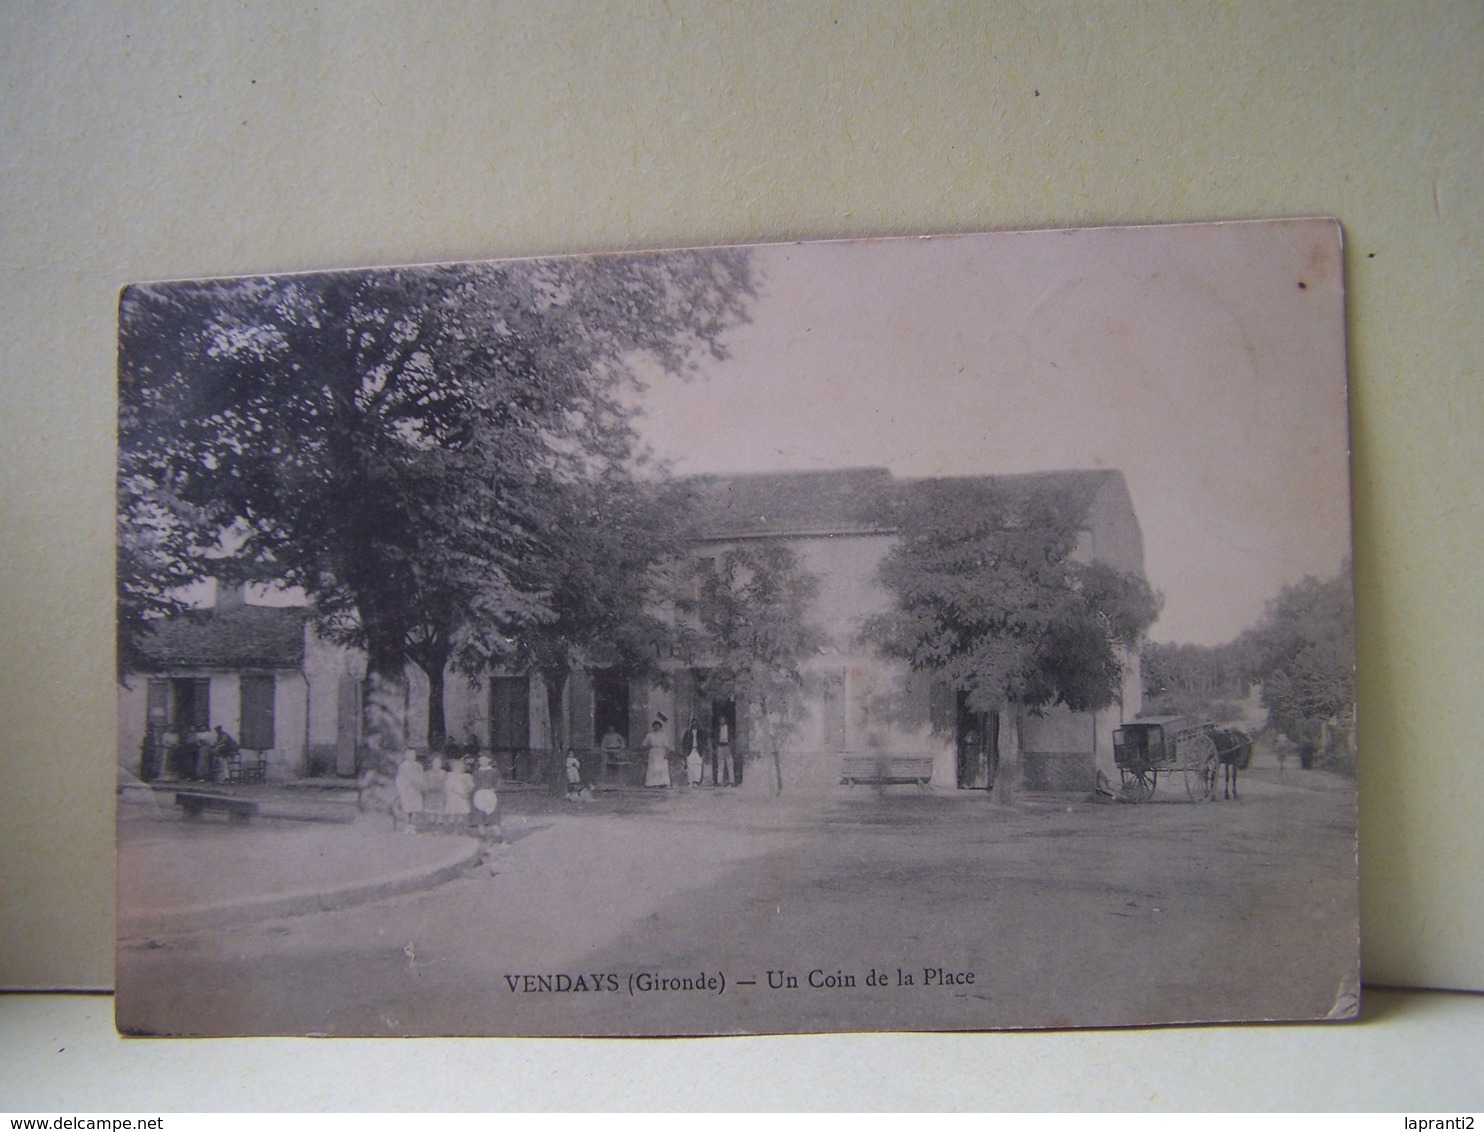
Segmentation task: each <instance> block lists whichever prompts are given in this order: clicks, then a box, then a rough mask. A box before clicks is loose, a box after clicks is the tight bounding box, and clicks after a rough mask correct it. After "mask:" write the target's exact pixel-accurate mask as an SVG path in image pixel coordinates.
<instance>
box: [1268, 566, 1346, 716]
mask: <svg viewBox="0 0 1484 1132" xmlns="http://www.w3.org/2000/svg"><path fill="white" fill-rule="evenodd" d="M1241 643H1242V644H1243V646H1244V647H1245V648H1247V649H1248V650H1250V652H1251V653H1252V654H1253V656H1254V657H1255V659H1254V661H1253V676H1255V677H1256V678H1257V679H1259V680H1261V681H1263V700H1264V702H1265V703H1266V704H1267V707H1268V711H1269V713H1270V714H1271V716H1272V719H1273V721H1274V723H1275V724H1277V725H1278V727H1279V728H1280V729H1282V730H1283V731H1284V732H1285V733H1287V734H1288V735H1289V737H1290V738H1294V739H1297V738H1298V737H1299V734H1300V732H1301V731H1303V730H1304V727H1303V725H1304V724H1305V722H1306V721H1314V720H1323V719H1335V718H1341V717H1343V716H1345V715H1346V714H1347V713H1348V712H1349V711H1350V709H1351V708H1352V707H1353V705H1354V703H1355V598H1354V591H1353V589H1352V586H1351V582H1350V566H1349V563H1348V562H1347V563H1346V564H1345V565H1344V567H1343V568H1342V569H1341V571H1340V573H1339V574H1337V575H1335V576H1334V577H1332V578H1316V577H1312V576H1311V577H1307V578H1304V579H1303V580H1302V581H1300V582H1297V583H1295V584H1293V585H1290V586H1284V587H1283V589H1282V590H1281V591H1280V592H1279V594H1278V596H1277V597H1276V598H1274V599H1273V600H1272V601H1271V602H1269V603H1268V607H1267V610H1266V611H1265V612H1264V614H1263V617H1262V620H1261V621H1259V622H1258V623H1257V625H1255V626H1254V627H1253V628H1251V629H1249V630H1248V631H1247V632H1246V633H1244V634H1243V635H1242V638H1241Z"/></svg>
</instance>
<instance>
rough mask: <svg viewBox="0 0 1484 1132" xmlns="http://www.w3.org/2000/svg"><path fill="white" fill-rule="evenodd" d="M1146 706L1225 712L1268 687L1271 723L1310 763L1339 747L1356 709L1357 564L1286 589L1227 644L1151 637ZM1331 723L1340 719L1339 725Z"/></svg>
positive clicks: (1146, 650) (1339, 757)
mask: <svg viewBox="0 0 1484 1132" xmlns="http://www.w3.org/2000/svg"><path fill="white" fill-rule="evenodd" d="M1140 657H1141V661H1142V668H1143V678H1144V696H1145V704H1146V710H1148V709H1149V708H1151V707H1152V708H1156V709H1159V708H1166V709H1172V710H1180V711H1191V710H1197V711H1204V712H1206V713H1208V714H1213V713H1219V712H1220V704H1221V702H1222V701H1228V700H1234V699H1240V698H1244V697H1245V696H1246V695H1247V690H1248V687H1249V686H1250V685H1251V684H1254V683H1260V684H1261V685H1262V702H1263V704H1264V706H1265V707H1266V708H1267V709H1268V719H1269V725H1270V726H1271V727H1272V728H1274V729H1275V730H1276V731H1277V732H1278V733H1279V734H1280V735H1282V736H1284V737H1286V738H1287V739H1288V740H1290V741H1291V742H1293V743H1295V744H1297V745H1298V747H1299V749H1300V752H1301V755H1302V757H1303V758H1304V760H1305V762H1306V763H1307V762H1309V761H1312V760H1313V759H1314V758H1316V757H1325V756H1333V757H1334V759H1335V761H1338V762H1343V761H1344V753H1343V752H1340V751H1337V750H1331V749H1330V748H1331V747H1332V746H1333V745H1334V743H1335V742H1336V740H1335V738H1334V736H1335V735H1336V734H1340V735H1343V734H1344V733H1345V732H1346V730H1347V728H1348V726H1349V723H1350V720H1351V717H1352V714H1353V712H1354V707H1355V601H1354V591H1353V588H1352V583H1351V576H1350V565H1349V563H1348V562H1346V563H1345V564H1344V565H1343V566H1342V567H1341V570H1340V572H1339V573H1338V574H1336V575H1335V576H1333V577H1330V578H1316V577H1312V576H1311V577H1306V578H1304V579H1303V580H1302V581H1299V582H1295V583H1293V584H1292V585H1288V586H1284V587H1283V589H1282V590H1281V591H1280V592H1279V593H1278V595H1277V596H1276V597H1275V598H1273V600H1271V601H1270V602H1268V605H1267V608H1266V610H1265V611H1264V612H1263V615H1262V617H1261V619H1260V620H1259V621H1258V622H1257V623H1256V624H1255V625H1253V626H1252V627H1250V628H1249V629H1247V630H1246V631H1244V632H1243V633H1242V634H1241V635H1240V636H1239V637H1237V638H1236V639H1235V640H1233V641H1230V642H1228V643H1226V644H1222V645H1189V644H1182V645H1172V644H1162V643H1158V642H1153V641H1150V642H1146V643H1145V645H1144V647H1143V649H1142V651H1141V654H1140ZM1331 724H1338V725H1339V726H1338V727H1337V728H1332V727H1331V726H1330V725H1331Z"/></svg>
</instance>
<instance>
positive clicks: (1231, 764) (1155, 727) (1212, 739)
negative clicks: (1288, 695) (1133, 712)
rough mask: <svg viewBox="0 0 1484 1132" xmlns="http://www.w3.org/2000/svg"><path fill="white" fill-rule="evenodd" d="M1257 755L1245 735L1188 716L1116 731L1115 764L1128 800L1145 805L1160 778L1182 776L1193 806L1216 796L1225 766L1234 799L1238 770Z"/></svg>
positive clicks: (1127, 725) (1138, 721) (1149, 721)
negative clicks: (1193, 803)
mask: <svg viewBox="0 0 1484 1132" xmlns="http://www.w3.org/2000/svg"><path fill="white" fill-rule="evenodd" d="M1251 757H1252V740H1251V739H1249V738H1248V737H1247V736H1246V735H1245V734H1244V733H1243V732H1241V731H1236V730H1233V729H1228V728H1220V727H1217V726H1216V725H1215V724H1214V723H1197V722H1196V721H1195V720H1193V719H1191V718H1190V717H1189V716H1187V715H1158V716H1150V717H1148V718H1147V719H1135V720H1133V721H1131V722H1129V723H1125V724H1124V725H1123V726H1122V727H1120V728H1118V729H1117V730H1116V731H1114V732H1113V762H1114V764H1115V765H1116V766H1117V767H1118V772H1119V774H1120V775H1121V777H1122V779H1123V796H1124V798H1126V799H1127V800H1128V801H1130V802H1143V801H1146V800H1147V799H1148V798H1149V797H1150V795H1152V794H1153V793H1154V790H1155V787H1156V786H1158V785H1159V776H1160V775H1161V774H1163V775H1165V776H1166V777H1168V776H1169V775H1172V774H1178V775H1180V776H1182V777H1183V778H1184V780H1185V793H1186V795H1187V796H1188V797H1189V798H1190V800H1191V801H1192V802H1204V801H1206V800H1207V799H1208V798H1211V797H1212V796H1214V795H1215V793H1216V782H1217V779H1218V778H1220V777H1221V768H1222V767H1223V766H1225V767H1227V768H1228V779H1227V781H1228V786H1227V790H1228V796H1229V797H1234V796H1235V786H1236V778H1235V771H1236V770H1237V769H1239V768H1240V769H1245V768H1246V766H1247V763H1248V761H1249V760H1250V759H1251Z"/></svg>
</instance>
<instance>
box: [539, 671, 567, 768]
mask: <svg viewBox="0 0 1484 1132" xmlns="http://www.w3.org/2000/svg"><path fill="white" fill-rule="evenodd" d="M570 675H571V670H570V669H567V668H560V669H558V668H549V669H545V670H543V671H542V672H541V683H542V684H543V685H544V686H545V688H546V714H547V717H548V726H549V727H550V728H551V746H550V748H548V749H547V750H546V751H545V752H543V753H542V756H541V767H542V775H541V776H542V777H543V778H544V779H545V780H546V785H547V788H548V789H549V790H550V791H551V793H552V796H553V797H560V796H561V795H562V794H565V793H566V790H567V774H566V750H567V725H568V720H567V713H566V712H565V711H563V710H562V708H563V706H564V705H563V702H562V701H563V700H564V698H565V696H564V695H563V693H564V692H565V691H566V687H567V680H568V679H569V678H570Z"/></svg>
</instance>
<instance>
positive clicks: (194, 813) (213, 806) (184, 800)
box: [175, 790, 258, 822]
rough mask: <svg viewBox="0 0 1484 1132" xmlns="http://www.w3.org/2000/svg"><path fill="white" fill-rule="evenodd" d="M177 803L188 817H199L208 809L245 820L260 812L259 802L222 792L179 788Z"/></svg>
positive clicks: (233, 818)
mask: <svg viewBox="0 0 1484 1132" xmlns="http://www.w3.org/2000/svg"><path fill="white" fill-rule="evenodd" d="M175 804H176V805H177V806H179V807H180V808H181V809H182V810H184V811H185V816H186V817H188V818H199V817H200V816H201V815H202V814H204V813H205V812H206V811H207V810H216V811H220V812H221V813H224V814H226V815H227V816H228V817H229V818H231V819H232V820H233V821H237V822H245V821H247V820H248V819H250V818H251V817H252V816H253V814H255V813H257V812H258V804H257V803H256V802H249V801H248V800H247V799H246V798H228V797H226V796H224V795H222V794H197V793H195V792H194V791H190V790H177V791H176V792H175Z"/></svg>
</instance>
